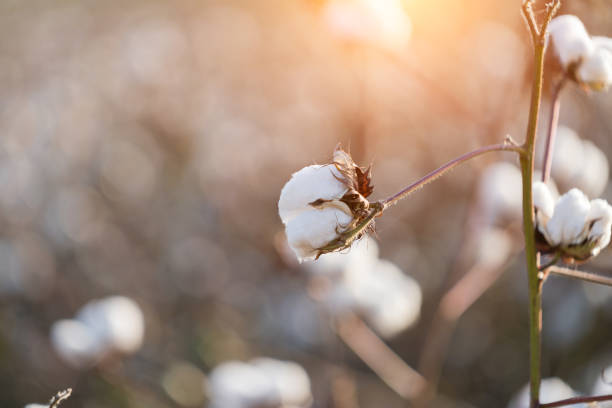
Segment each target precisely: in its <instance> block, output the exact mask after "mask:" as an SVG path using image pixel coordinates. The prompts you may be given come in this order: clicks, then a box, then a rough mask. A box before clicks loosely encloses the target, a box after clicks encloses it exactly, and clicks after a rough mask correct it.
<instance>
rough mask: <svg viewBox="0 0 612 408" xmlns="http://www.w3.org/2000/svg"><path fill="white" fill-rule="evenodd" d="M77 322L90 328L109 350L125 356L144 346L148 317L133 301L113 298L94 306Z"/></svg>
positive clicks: (82, 313)
mask: <svg viewBox="0 0 612 408" xmlns="http://www.w3.org/2000/svg"><path fill="white" fill-rule="evenodd" d="M77 319H78V320H80V321H81V322H83V323H84V324H86V325H87V326H89V327H90V328H91V329H92V330H94V331H95V333H97V335H98V336H100V338H102V339H104V340H105V343H106V345H107V347H109V348H111V349H114V350H116V351H119V352H122V353H133V352H135V351H137V350H138V349H139V348H140V346H141V345H142V341H143V338H144V316H143V314H142V311H141V310H140V307H139V306H138V305H137V304H136V302H134V301H133V300H131V299H129V298H126V297H123V296H113V297H109V298H106V299H103V300H98V301H94V302H90V303H88V304H87V305H85V307H83V308H82V309H81V311H80V312H79V314H78V315H77Z"/></svg>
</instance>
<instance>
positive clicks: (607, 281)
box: [546, 266, 612, 286]
mask: <svg viewBox="0 0 612 408" xmlns="http://www.w3.org/2000/svg"><path fill="white" fill-rule="evenodd" d="M546 272H548V273H552V274H553V275H559V276H566V277H568V278H573V279H579V280H583V281H587V282H592V283H598V284H600V285H606V286H612V277H609V276H603V275H599V274H595V273H591V272H584V271H578V270H575V269H570V268H564V267H562V266H550V267H548V268H547V269H546Z"/></svg>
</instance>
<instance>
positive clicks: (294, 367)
mask: <svg viewBox="0 0 612 408" xmlns="http://www.w3.org/2000/svg"><path fill="white" fill-rule="evenodd" d="M251 364H252V365H253V366H254V367H256V368H258V369H260V370H261V371H262V372H264V373H265V374H266V375H267V376H268V378H270V379H271V380H272V383H273V384H274V385H275V387H276V389H277V392H278V394H279V396H280V400H281V403H282V404H283V406H287V407H289V406H291V407H302V406H305V405H307V404H309V403H310V401H312V393H311V391H310V379H309V378H308V374H307V373H306V371H305V370H304V369H303V368H302V367H301V366H300V365H298V364H296V363H294V362H291V361H280V360H274V359H271V358H257V359H255V360H252V361H251Z"/></svg>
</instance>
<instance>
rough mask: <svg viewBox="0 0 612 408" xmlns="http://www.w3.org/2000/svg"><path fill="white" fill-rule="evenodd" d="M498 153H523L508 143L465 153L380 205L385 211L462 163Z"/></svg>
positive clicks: (520, 149)
mask: <svg viewBox="0 0 612 408" xmlns="http://www.w3.org/2000/svg"><path fill="white" fill-rule="evenodd" d="M498 151H502V152H515V153H519V154H522V153H523V148H522V147H520V146H515V145H513V144H511V143H509V142H505V143H501V144H494V145H490V146H485V147H481V148H479V149H476V150H474V151H471V152H469V153H465V154H463V155H461V156H459V157H457V158H456V159H453V160H451V161H449V162H448V163H446V164H444V165H443V166H440V167H438V168H437V169H435V170H434V171H432V172H430V173H428V174H426V175H425V176H423V177H421V178H420V179H418V180H417V181H415V182H414V183H412V184H410V185H409V186H407V187H405V188H404V189H402V190H401V191H400V192H398V193H397V194H394V195H392V196H391V197H389V198H387V199H385V200H383V201H382V204H383V205H384V208H385V209H386V208H388V207H390V206H392V205H393V204H396V203H397V202H398V201H399V200H401V199H402V198H406V197H407V196H408V195H410V194H411V193H414V192H415V191H416V190H418V189H420V188H421V187H423V186H425V185H426V184H429V183H431V182H432V181H434V180H436V179H437V178H439V177H441V176H443V175H444V174H446V173H447V172H449V171H450V170H452V169H454V168H455V167H457V166H458V165H460V164H461V163H464V162H466V161H468V160H470V159H473V158H474V157H477V156H480V155H483V154H485V153H490V152H498Z"/></svg>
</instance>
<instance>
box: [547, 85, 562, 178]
mask: <svg viewBox="0 0 612 408" xmlns="http://www.w3.org/2000/svg"><path fill="white" fill-rule="evenodd" d="M565 82H566V78H565V76H564V77H563V78H562V79H561V80H560V81H559V82H558V83H557V85H556V86H555V87H554V89H553V94H552V101H551V105H550V116H549V120H548V133H547V137H546V147H545V150H544V161H543V163H542V181H543V182H544V183H546V182H547V181H548V180H549V179H550V170H551V168H552V153H553V151H554V147H555V138H556V136H557V128H558V127H559V111H560V110H561V97H560V96H561V91H562V90H563V86H564V85H565Z"/></svg>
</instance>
